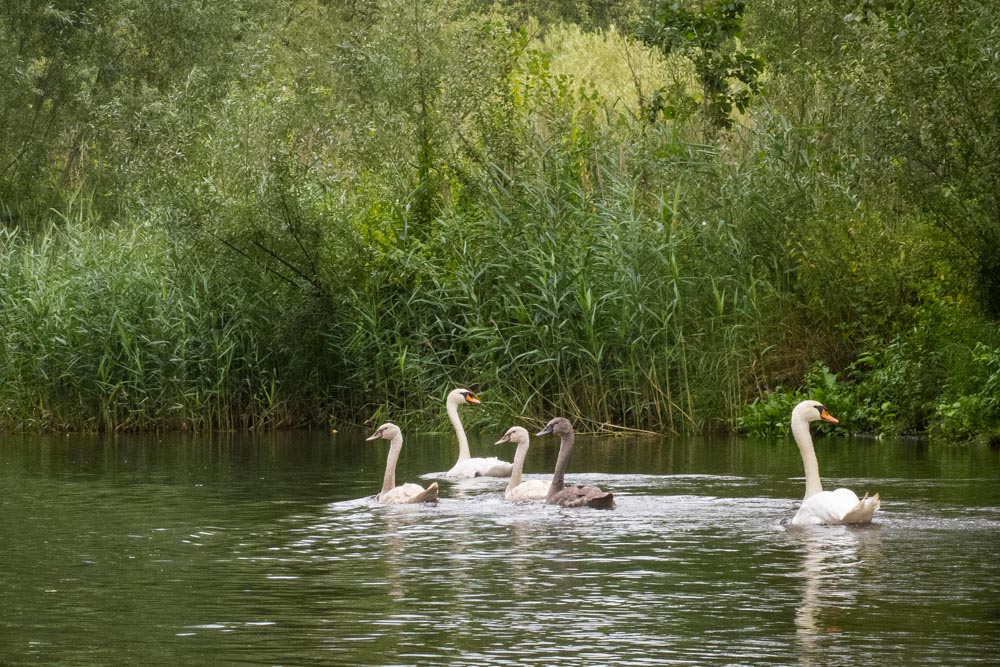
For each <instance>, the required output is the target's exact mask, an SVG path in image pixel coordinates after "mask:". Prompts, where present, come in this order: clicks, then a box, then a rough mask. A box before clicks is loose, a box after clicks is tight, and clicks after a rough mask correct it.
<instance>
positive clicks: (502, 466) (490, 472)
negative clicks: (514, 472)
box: [445, 457, 511, 479]
mask: <svg viewBox="0 0 1000 667" xmlns="http://www.w3.org/2000/svg"><path fill="white" fill-rule="evenodd" d="M510 473H511V465H510V464H509V463H507V462H506V461H501V460H500V459H498V458H496V457H493V458H488V459H484V458H475V459H465V460H464V461H459V462H458V463H456V464H455V467H454V468H452V469H451V470H449V471H448V472H447V473H446V474H445V476H446V477H452V478H455V479H468V478H470V477H510Z"/></svg>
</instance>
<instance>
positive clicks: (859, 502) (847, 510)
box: [368, 389, 879, 525]
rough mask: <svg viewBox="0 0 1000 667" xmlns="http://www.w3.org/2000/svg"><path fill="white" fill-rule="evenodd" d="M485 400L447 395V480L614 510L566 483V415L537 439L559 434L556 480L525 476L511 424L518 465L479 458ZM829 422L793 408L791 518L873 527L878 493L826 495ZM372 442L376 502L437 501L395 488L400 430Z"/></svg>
mask: <svg viewBox="0 0 1000 667" xmlns="http://www.w3.org/2000/svg"><path fill="white" fill-rule="evenodd" d="M479 404H480V400H479V398H477V397H476V395H475V394H474V393H473V392H471V391H469V390H468V389H456V390H454V391H452V392H451V393H450V394H448V398H447V400H446V403H445V405H446V410H447V413H448V419H449V420H450V421H451V424H452V426H453V427H454V429H455V435H456V437H457V439H458V461H456V463H455V465H454V466H452V468H451V469H450V470H449V471H448V472H447V473H445V475H444V476H445V477H446V478H450V479H467V478H472V477H509V478H510V479H509V481H508V483H507V488H506V489H505V490H504V498H505V499H506V500H536V501H537V500H542V501H545V503H547V504H549V505H558V506H561V507H593V508H597V509H610V508H612V507H614V494H613V493H611V492H610V491H604V490H603V489H601V488H599V487H597V486H593V485H579V484H571V485H567V484H566V483H565V475H566V468H567V466H568V464H569V456H570V452H571V451H572V449H573V444H574V440H575V433H574V431H573V425H572V424H570V422H569V420H567V419H564V418H563V417H556V418H554V419H552V420H551V421H549V423H548V424H546V425H545V428H543V429H542V430H541V431H539V432H538V433H537V434H536V435H539V436H546V435H558V436H559V457H558V459H557V460H556V467H555V471H554V472H553V473H552V479H551V480H540V479H530V480H525V479H524V478H523V473H522V471H523V467H524V460H525V457H526V456H527V453H528V446H529V439H530V438H529V435H528V431H527V430H526V429H524V428H523V427H521V426H512V427H510V428H509V429H508V430H507V432H506V433H504V434H503V437H501V438H500V439H499V440H497V441H496V443H495V444H496V445H503V444H508V443H513V444H515V445H516V446H517V449H516V450H515V452H514V463H513V464H510V463H507V462H505V461H501V460H500V459H498V458H496V457H490V458H474V457H472V455H471V452H470V451H469V440H468V438H467V437H466V435H465V430H464V429H463V427H462V421H461V419H460V418H459V416H458V407H459V406H460V405H479ZM821 420H822V421H826V422H830V423H833V424H837V423H839V422H838V420H837V419H836V418H835V417H834V416H833V415H831V414H830V413H829V411H827V409H826V407H824V406H823V404H822V403H819V402H818V401H802V402H801V403H799V404H798V405H796V406H795V409H794V410H792V437H793V438H794V439H795V444H796V445H797V446H798V448H799V453H800V454H801V456H802V466H803V469H804V471H805V478H806V490H805V497H804V498H803V499H802V504H801V506H800V507H799V510H798V512H797V513H796V514H795V516H794V517H793V518H792V521H791V523H792V524H793V525H819V524H865V523H870V522H871V520H872V516H873V515H874V514H875V512H876V510H878V508H879V494H877V493H876V494H875V495H874V496H872V497H868V494H865V497H864V498H861V499H859V498H858V496H857V495H856V494H855V493H854V492H853V491H851V490H849V489H837V490H835V491H824V490H823V484H822V482H821V480H820V476H819V464H818V462H817V460H816V451H815V449H814V447H813V441H812V436H811V435H810V433H809V424H810V423H811V422H814V421H821ZM368 440H370V441H372V440H388V441H389V456H388V458H387V460H386V465H385V476H384V478H383V481H382V490H381V491H380V492H379V493H378V495H377V496H376V500H377V501H378V502H379V503H383V504H387V505H389V504H403V503H426V502H434V501H436V500H437V498H438V484H437V482H432V483H431V484H430V485H429V486H428V487H427V488H426V489H425V488H424V487H422V486H420V485H419V484H412V483H408V484H403V485H401V486H396V462H397V461H398V460H399V453H400V451H401V449H402V447H403V434H402V432H401V431H400V430H399V427H398V426H396V425H395V424H393V423H390V422H386V423H385V424H382V425H381V426H379V427H378V429H376V431H375V432H374V433H373V434H372V435H371V436H369V437H368Z"/></svg>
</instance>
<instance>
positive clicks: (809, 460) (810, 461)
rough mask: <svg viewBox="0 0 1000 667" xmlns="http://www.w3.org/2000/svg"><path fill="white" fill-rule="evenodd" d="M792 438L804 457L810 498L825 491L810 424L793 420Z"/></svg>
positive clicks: (807, 496) (803, 465)
mask: <svg viewBox="0 0 1000 667" xmlns="http://www.w3.org/2000/svg"><path fill="white" fill-rule="evenodd" d="M792 437H794V438H795V444H796V445H798V446H799V453H800V454H801V455H802V467H803V468H804V469H805V473H806V495H805V498H809V497H811V496H815V495H816V494H817V493H819V492H820V491H822V490H823V482H821V481H820V478H819V463H818V462H817V461H816V450H815V449H814V448H813V440H812V435H811V434H810V433H809V422H807V421H806V420H805V419H801V418H798V417H795V418H793V419H792ZM805 498H803V500H805Z"/></svg>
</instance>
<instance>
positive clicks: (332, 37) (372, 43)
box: [0, 0, 1000, 441]
mask: <svg viewBox="0 0 1000 667" xmlns="http://www.w3.org/2000/svg"><path fill="white" fill-rule="evenodd" d="M562 4H565V3H549V2H545V1H543V0H538V1H535V2H533V1H530V0H529V1H524V0H522V1H518V2H507V3H499V4H489V3H485V2H471V1H470V2H452V3H412V2H402V1H401V0H354V1H352V2H338V3H328V2H324V1H323V0H302V1H286V2H263V1H262V0H237V1H234V2H231V3H209V5H205V4H204V3H199V2H176V3H168V4H164V3H153V2H143V1H136V2H125V1H124V0H122V1H113V2H107V3H101V6H100V7H99V8H84V7H82V6H79V5H78V3H72V2H54V3H48V4H46V5H44V6H43V5H39V4H38V3H34V2H28V1H27V0H14V1H13V2H11V3H8V5H7V6H6V7H5V9H4V10H2V11H0V37H2V39H3V41H4V43H7V44H12V45H14V47H13V48H11V49H7V50H5V53H4V54H0V106H2V108H3V109H4V110H5V114H4V116H3V120H2V122H0V262H2V266H3V271H2V273H0V428H5V429H27V430H50V429H51V430H124V429H128V430H137V429H142V430H151V429H195V430H206V429H218V428H222V429H236V428H259V429H260V428H284V427H298V426H323V427H330V426H333V427H336V426H337V425H338V424H343V423H361V422H366V421H371V422H376V421H381V420H383V419H384V418H388V417H390V416H391V417H392V419H394V420H397V421H399V422H402V423H406V424H412V425H414V426H415V427H423V428H433V427H436V426H439V425H441V424H442V422H443V421H444V411H443V407H442V400H443V397H444V395H445V394H446V393H447V391H448V390H449V389H450V388H452V387H454V386H470V387H471V388H473V389H475V390H477V391H479V392H480V394H481V397H482V398H483V399H484V405H483V408H482V409H481V410H476V411H469V413H470V414H469V415H468V417H467V418H466V419H467V421H468V422H469V423H470V424H471V425H472V426H473V427H475V426H477V425H478V426H489V427H491V428H494V429H495V428H497V427H500V426H506V425H508V423H509V422H510V421H511V420H513V419H517V418H523V417H532V418H537V419H543V418H544V417H545V416H547V415H551V414H553V413H561V414H564V415H566V416H569V417H571V418H573V419H574V420H576V421H578V422H582V424H581V426H582V427H585V428H624V429H640V430H650V431H657V432H666V433H698V432H706V431H726V430H736V429H741V430H744V431H749V432H768V431H771V430H773V429H775V428H783V427H784V424H785V423H787V415H788V414H789V411H790V406H791V404H792V403H793V402H794V400H796V399H798V398H799V397H801V396H804V395H806V394H808V395H809V396H811V397H814V398H819V399H820V400H824V401H827V402H828V404H829V406H830V407H831V410H833V411H835V413H836V414H837V415H838V417H840V419H841V420H842V422H844V424H845V425H846V426H847V428H848V429H849V430H851V431H855V432H859V431H864V432H871V433H885V434H910V433H926V432H930V433H931V434H932V435H936V436H939V437H940V438H941V439H942V440H948V441H951V440H965V439H970V438H971V439H989V438H994V439H995V438H997V437H998V436H1000V328H998V326H997V324H998V319H1000V162H998V161H997V160H996V158H995V156H996V155H997V154H1000V111H998V110H1000V52H998V51H997V49H996V44H998V43H1000V11H998V10H997V9H996V8H994V7H993V6H992V5H991V4H989V3H979V2H974V1H972V0H959V1H957V2H953V3H943V4H942V3H938V2H930V1H929V0H917V1H915V2H911V3H904V4H903V5H899V4H897V3H880V2H873V3H872V2H865V3H851V2H848V3H820V4H818V5H817V4H814V3H805V2H795V3H786V2H778V1H777V0H765V1H764V2H758V3H749V4H747V5H746V6H744V4H743V3H712V2H708V3H665V4H659V3H647V2H641V1H639V0H633V1H632V2H625V3H603V2H590V3H579V4H577V5H574V6H573V7H572V8H567V7H563V6H562Z"/></svg>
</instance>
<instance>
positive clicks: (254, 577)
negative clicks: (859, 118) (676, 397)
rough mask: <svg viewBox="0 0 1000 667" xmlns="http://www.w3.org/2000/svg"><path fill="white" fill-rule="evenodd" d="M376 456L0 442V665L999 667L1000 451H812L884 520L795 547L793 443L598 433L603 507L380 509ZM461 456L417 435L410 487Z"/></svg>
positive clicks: (408, 448)
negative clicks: (610, 498) (609, 499)
mask: <svg viewBox="0 0 1000 667" xmlns="http://www.w3.org/2000/svg"><path fill="white" fill-rule="evenodd" d="M501 434H502V430H501V431H500V432H498V433H490V434H482V435H472V436H471V438H470V439H471V441H472V449H473V452H474V454H478V455H492V454H494V453H497V450H499V453H500V454H501V455H502V457H503V458H505V459H506V460H510V459H511V457H512V455H513V452H512V451H511V448H509V447H508V448H494V447H493V446H492V445H491V444H490V443H491V442H492V441H493V440H495V439H496V438H497V437H499V435H501ZM365 435H366V434H365V433H360V432H358V433H351V432H345V433H339V434H336V435H334V434H326V433H283V434H269V435H260V436H205V437H190V436H188V437H181V436H145V437H111V436H107V437H80V436H58V437H56V436H53V437H33V436H32V437H28V436H4V437H2V438H0V505H2V509H0V530H2V532H0V540H2V541H0V565H2V568H0V605H2V614H0V664H4V665H36V664H37V665H42V664H44V665H122V664H136V665H139V664H141V665H456V666H469V665H555V664H574V665H609V666H610V665H614V666H624V665H949V666H952V665H996V664H1000V452H997V451H995V450H989V449H983V448H966V447H944V446H942V447H935V446H931V445H928V444H927V443H925V442H921V441H913V440H882V441H875V440H862V439H849V438H836V439H834V438H817V452H818V456H819V459H820V471H821V473H822V475H823V478H824V481H825V482H826V484H827V488H833V487H834V486H838V485H843V486H848V487H850V488H852V489H854V490H855V491H857V492H858V493H859V494H861V493H864V492H865V491H870V492H875V491H878V492H880V493H881V494H882V499H883V501H882V508H883V509H882V511H881V512H880V513H879V514H877V515H876V522H875V523H874V524H873V525H872V526H870V527H866V528H855V529H849V528H844V527H820V528H812V529H797V528H791V527H787V526H785V525H783V524H782V520H786V519H789V518H790V517H791V516H792V515H793V514H794V512H795V508H796V505H797V501H798V499H800V498H801V495H802V491H803V480H802V472H801V461H800V460H799V458H798V451H797V450H796V448H795V446H794V444H793V443H792V441H791V439H790V438H788V439H780V438H779V439H772V440H747V439H669V440H668V439H659V438H616V437H582V436H581V437H578V440H577V446H576V448H575V449H574V452H573V458H572V460H571V462H570V471H569V473H568V475H567V480H568V481H569V482H587V483H594V484H598V485H600V486H602V487H605V488H607V489H610V490H613V491H614V492H615V494H616V500H617V506H616V507H615V509H613V510H603V511H602V510H591V509H578V510H568V509H561V508H556V507H549V506H545V505H543V504H540V503H533V504H532V503H509V502H505V501H504V500H503V499H502V489H503V485H504V482H503V481H498V480H475V481H469V482H464V483H451V482H446V481H442V482H441V500H440V501H439V502H438V503H437V504H436V505H424V506H395V507H382V506H378V505H377V504H375V503H374V502H373V498H372V496H373V494H374V493H375V492H377V491H378V489H379V487H380V485H381V478H382V472H383V466H384V461H385V455H386V453H387V449H388V443H386V442H385V441H380V442H378V443H366V442H364V436H365ZM557 448H558V443H557V442H556V441H555V440H553V439H534V441H533V443H532V449H531V451H530V452H529V455H528V461H527V464H526V471H527V472H528V473H531V474H529V476H536V474H537V473H543V472H546V471H549V470H551V468H552V467H553V465H554V463H555V456H556V451H557ZM456 454H457V447H456V446H455V444H454V436H447V435H419V434H417V435H412V436H407V439H406V443H405V444H404V448H403V453H402V457H401V460H400V465H399V470H398V481H399V482H400V483H401V482H403V481H416V482H420V483H422V484H426V483H427V482H428V480H427V479H421V476H423V475H427V474H428V472H432V471H435V470H446V469H447V468H448V467H450V465H451V463H452V462H453V459H454V457H455V456H456ZM537 476H541V475H537Z"/></svg>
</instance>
